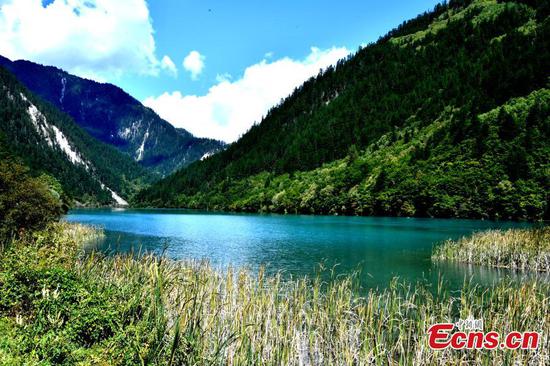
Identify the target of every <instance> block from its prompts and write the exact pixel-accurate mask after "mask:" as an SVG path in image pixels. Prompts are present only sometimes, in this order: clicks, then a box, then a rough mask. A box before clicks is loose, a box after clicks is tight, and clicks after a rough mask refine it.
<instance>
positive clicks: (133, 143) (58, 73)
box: [0, 56, 225, 176]
mask: <svg viewBox="0 0 550 366" xmlns="http://www.w3.org/2000/svg"><path fill="white" fill-rule="evenodd" d="M0 65H1V66H4V67H5V68H6V69H8V70H9V71H11V72H12V73H13V74H14V75H15V76H16V77H17V78H18V79H19V80H20V81H21V82H22V83H23V84H24V85H25V86H26V87H27V88H29V89H30V90H31V91H32V92H33V93H35V94H36V95H38V96H40V97H41V98H43V99H45V100H46V101H48V102H50V103H52V104H53V105H54V106H56V107H57V108H58V109H60V110H61V111H63V112H65V113H67V114H68V115H70V116H71V117H73V119H74V120H75V121H76V123H77V124H78V125H80V126H81V127H82V128H84V129H85V130H86V131H87V132H88V133H89V134H90V135H91V136H93V137H95V138H96V139H98V140H100V141H101V142H104V143H107V144H109V145H112V146H114V147H115V148H117V149H118V150H119V151H122V152H123V153H125V154H127V155H129V156H131V157H132V158H133V159H134V160H135V161H137V162H139V164H141V165H142V166H144V167H146V168H148V169H149V170H151V171H153V172H155V173H158V174H160V175H161V176H164V175H168V174H170V173H172V172H173V171H175V170H177V169H179V168H182V167H185V166H187V165H189V164H190V163H192V162H194V161H196V160H199V159H201V158H202V157H203V156H205V155H206V154H208V155H211V154H214V153H216V152H218V151H221V150H223V149H224V148H225V143H223V142H221V141H216V140H211V139H204V138H196V137H194V136H193V135H192V134H191V133H189V132H188V131H186V130H182V129H176V128H174V127H173V126H172V125H171V124H170V123H168V122H166V121H165V120H163V119H162V118H160V117H159V116H158V115H157V114H156V113H155V112H153V111H152V110H151V109H149V108H147V107H145V106H143V105H142V104H141V103H140V102H139V101H138V100H136V99H134V98H133V97H131V96H130V95H129V94H127V93H126V92H124V91H123V90H122V89H120V88H118V87H116V86H114V85H112V84H103V83H98V82H95V81H91V80H87V79H83V78H80V77H77V76H74V75H71V74H69V73H67V72H65V71H63V70H60V69H58V68H55V67H50V66H42V65H39V64H36V63H32V62H29V61H15V62H12V61H10V60H8V59H6V58H4V57H1V56H0Z"/></svg>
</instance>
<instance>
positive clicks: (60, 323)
mask: <svg viewBox="0 0 550 366" xmlns="http://www.w3.org/2000/svg"><path fill="white" fill-rule="evenodd" d="M97 235H101V234H100V233H98V232H97V231H95V230H91V229H89V228H86V227H82V226H74V225H69V224H66V223H61V224H55V225H52V226H50V227H49V228H48V229H47V230H45V231H41V232H38V233H35V234H33V235H31V236H28V237H27V238H24V239H21V240H18V241H16V242H13V243H12V244H11V245H10V246H9V247H8V248H7V249H5V251H4V252H3V253H2V254H1V258H0V364H1V365H23V364H25V365H38V364H40V365H50V364H67V365H69V364H70V365H73V364H75V365H145V364H153V365H182V364H185V365H210V364H213V365H221V364H223V365H256V364H266V365H286V364H290V365H366V364H378V365H387V364H407V365H409V364H418V365H427V364H439V365H448V364H461V363H477V364H512V363H514V362H516V363H517V364H528V363H529V364H533V365H544V364H547V361H548V359H549V357H550V347H549V345H550V344H549V338H548V334H549V333H550V319H549V318H550V315H549V310H548V309H549V308H550V285H548V284H547V283H535V282H531V283H525V284H522V285H521V286H516V287H514V286H510V285H507V284H502V285H498V286H495V287H492V288H488V289H482V288H478V287H475V286H466V287H465V289H464V290H463V291H462V292H461V293H453V294H449V293H448V292H446V291H445V288H444V286H443V285H441V286H439V287H438V288H437V289H435V291H434V289H430V288H427V287H425V286H422V285H418V286H409V285H404V284H401V283H399V282H398V281H394V282H393V283H392V284H391V286H390V287H389V288H388V289H386V290H383V291H371V292H369V293H368V294H366V295H365V296H361V297H360V296H358V295H357V294H358V292H357V287H356V283H357V282H356V281H355V279H354V277H353V276H348V277H341V278H338V279H335V280H334V281H333V282H331V283H328V284H327V283H322V282H321V280H319V279H309V280H308V279H298V280H292V281H286V282H285V281H282V279H281V278H280V277H279V276H274V277H265V276H264V274H263V273H262V272H260V273H257V274H256V275H250V274H249V273H248V272H246V271H245V270H238V271H232V270H228V271H225V272H221V271H218V270H214V269H213V268H211V267H210V266H209V265H208V264H206V263H197V262H174V261H170V260H167V259H164V258H158V257H153V256H145V257H143V258H140V259H134V258H132V257H129V256H114V257H103V256H101V255H99V254H90V255H84V254H83V253H82V251H81V248H82V247H81V243H82V242H83V241H86V240H88V239H90V238H93V237H96V236H97ZM468 316H474V317H477V318H479V317H482V318H483V320H484V327H485V329H486V330H495V331H498V332H500V333H501V334H502V333H506V332H509V331H512V330H517V331H528V330H529V331H539V332H542V334H543V338H542V344H541V346H540V347H539V349H538V350H536V351H522V350H516V351H503V350H494V351H453V350H445V351H432V350H430V349H429V348H428V346H427V337H426V330H427V328H428V327H429V326H430V325H432V324H434V323H437V322H448V321H456V320H457V319H458V318H462V319H465V318H467V317H468Z"/></svg>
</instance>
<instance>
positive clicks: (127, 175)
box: [0, 67, 154, 205]
mask: <svg viewBox="0 0 550 366" xmlns="http://www.w3.org/2000/svg"><path fill="white" fill-rule="evenodd" d="M0 84H1V88H0V158H1V159H2V160H6V159H11V160H13V159H15V160H19V161H21V162H23V163H24V164H25V165H26V166H28V167H29V168H30V171H31V173H32V174H34V175H40V174H47V175H49V176H51V177H54V178H56V179H57V180H58V181H59V183H60V184H61V186H62V188H63V191H64V193H65V194H66V195H67V196H68V197H69V198H70V199H72V200H76V201H78V202H80V203H82V204H88V205H98V204H99V205H111V204H117V205H126V204H127V200H128V199H129V197H130V196H131V195H132V194H134V193H135V191H136V190H137V189H138V188H140V187H143V186H145V185H147V184H150V183H151V182H152V181H153V179H154V177H153V175H152V173H150V172H148V171H147V170H146V169H145V168H143V167H142V166H140V165H139V164H137V163H136V162H134V161H133V160H132V159H130V158H129V157H128V156H126V155H124V154H123V153H121V152H119V151H118V150H116V149H115V148H113V147H111V146H109V145H106V144H104V143H102V142H100V141H97V140H96V139H94V138H93V137H91V136H90V135H89V134H88V133H87V132H85V131H84V130H83V129H82V128H80V127H79V126H78V125H77V124H76V123H75V122H74V120H73V119H72V118H71V117H69V116H67V115H66V114H64V113H62V112H60V111H59V110H58V109H57V108H55V107H54V106H53V105H51V104H50V103H48V102H45V101H43V100H42V99H41V98H40V97H37V96H35V95H34V94H33V93H31V92H30V91H29V90H28V89H27V88H26V87H25V86H24V85H22V84H21V83H20V82H19V81H18V80H17V79H16V78H15V76H14V75H12V74H11V73H10V72H9V71H7V70H6V69H4V68H3V67H0Z"/></svg>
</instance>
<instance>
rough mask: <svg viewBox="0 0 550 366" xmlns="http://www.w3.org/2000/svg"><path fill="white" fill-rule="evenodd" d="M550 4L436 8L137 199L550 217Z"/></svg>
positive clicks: (478, 2)
mask: <svg viewBox="0 0 550 366" xmlns="http://www.w3.org/2000/svg"><path fill="white" fill-rule="evenodd" d="M549 11H550V7H549V6H548V2H547V1H542V0H524V1H492V0H474V1H450V2H448V3H446V4H443V5H438V6H437V7H436V8H435V9H434V10H433V11H432V12H430V13H426V14H423V15H421V16H419V17H418V18H416V19H414V20H411V21H408V22H406V23H404V24H403V25H401V26H400V27H398V28H397V29H396V30H394V31H392V32H390V33H389V34H388V35H387V36H385V37H383V38H381V39H380V40H379V41H378V42H376V43H374V44H371V45H368V46H367V47H365V48H363V49H361V50H359V51H358V52H357V53H356V54H355V55H353V56H351V57H349V58H348V59H347V60H343V61H341V62H339V63H338V65H337V66H336V67H334V68H329V69H328V70H326V71H324V72H322V73H321V74H320V75H318V76H317V77H316V78H313V79H311V80H309V81H307V82H306V83H305V84H304V85H302V86H301V87H300V88H298V89H297V90H296V91H295V92H294V93H293V94H292V95H291V96H289V97H288V98H286V99H285V100H284V101H283V102H282V103H281V104H280V105H279V106H277V107H275V108H274V109H272V110H271V111H270V112H269V113H268V114H267V116H266V117H265V119H264V120H263V121H262V122H261V123H260V124H258V125H256V126H254V127H252V128H251V129H250V131H248V132H247V133H246V134H245V135H244V136H242V138H241V139H240V140H239V141H237V142H236V143H234V144H232V145H231V146H230V147H228V149H227V150H226V151H224V152H222V153H220V154H216V155H215V156H212V157H210V158H208V159H205V160H204V161H201V162H196V163H194V164H192V165H191V166H189V167H188V168H186V169H184V170H181V171H179V172H178V173H176V174H175V175H173V176H170V177H168V178H166V179H165V180H162V181H160V182H159V183H157V184H155V185H153V187H151V188H149V189H146V190H144V191H142V192H141V193H140V194H139V195H138V197H137V199H136V204H138V205H141V206H167V207H195V208H204V209H224V210H225V209H230V210H244V211H261V210H264V211H275V212H303V213H342V214H359V215H401V216H437V217H469V218H482V217H490V218H515V219H521V218H524V219H541V218H548V217H549V211H548V197H549V180H548V177H549V176H550V174H549V173H548V169H549V166H548V161H550V149H549V146H548V141H549V136H548V132H549V131H550V127H549V126H550V120H549V113H548V109H549V107H548V106H549V103H548V89H547V88H548V80H549V79H548V78H549V76H550V75H549V74H548V70H550V47H549V44H548V39H550V18H549V17H548V15H549ZM531 126H533V127H531Z"/></svg>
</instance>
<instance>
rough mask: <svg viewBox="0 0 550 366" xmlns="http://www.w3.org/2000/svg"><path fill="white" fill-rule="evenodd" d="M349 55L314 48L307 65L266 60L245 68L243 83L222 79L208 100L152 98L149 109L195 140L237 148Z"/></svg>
mask: <svg viewBox="0 0 550 366" xmlns="http://www.w3.org/2000/svg"><path fill="white" fill-rule="evenodd" d="M348 54H349V51H348V50H347V49H346V48H335V47H333V48H331V49H328V50H320V49H318V48H312V49H311V53H310V54H309V55H308V56H307V57H306V58H305V59H303V60H293V59H290V58H282V59H279V60H276V61H273V62H268V61H267V60H265V59H264V60H262V61H261V62H259V63H257V64H255V65H252V66H249V67H248V68H246V70H245V71H244V74H243V76H242V77H241V78H240V79H238V80H235V81H231V80H229V79H228V78H220V79H219V80H218V83H217V84H216V85H214V86H212V87H211V88H210V89H209V91H208V93H207V94H206V95H204V96H196V95H183V94H182V93H181V92H179V91H175V92H172V93H164V94H162V95H160V96H157V97H149V98H147V99H146V100H145V101H144V104H145V105H146V106H148V107H151V108H153V109H154V110H155V111H156V112H157V113H158V114H159V115H160V116H161V117H162V118H164V119H166V120H167V121H169V122H171V123H172V124H173V125H175V126H177V127H183V128H185V129H186V130H188V131H190V132H191V133H193V134H195V135H196V136H200V137H212V138H216V139H220V140H224V141H227V142H232V141H235V140H236V139H238V138H239V136H240V135H242V134H243V133H244V132H246V131H247V130H248V129H249V128H250V127H251V126H252V125H253V124H254V122H260V120H261V119H262V117H263V116H264V115H265V114H266V112H267V111H268V110H269V109H270V108H271V107H273V106H274V105H276V104H277V103H279V101H280V100H281V98H284V97H286V96H288V95H289V94H290V93H291V92H292V91H293V90H294V89H295V88H296V87H298V86H300V85H301V84H302V83H303V82H304V81H305V80H307V79H309V78H310V77H311V76H314V75H316V74H317V73H318V72H319V69H323V68H326V67H327V66H329V65H332V64H335V63H336V62H337V61H338V60H340V59H341V58H343V57H345V56H347V55H348Z"/></svg>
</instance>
